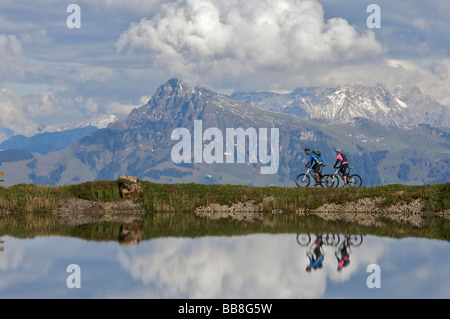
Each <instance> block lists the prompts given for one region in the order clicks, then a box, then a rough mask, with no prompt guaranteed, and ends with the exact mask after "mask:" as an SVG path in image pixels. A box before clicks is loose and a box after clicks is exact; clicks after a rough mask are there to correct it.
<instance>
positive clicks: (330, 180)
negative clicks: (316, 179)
mask: <svg viewBox="0 0 450 319" xmlns="http://www.w3.org/2000/svg"><path fill="white" fill-rule="evenodd" d="M325 186H326V187H338V186H339V178H338V177H337V176H336V175H328V176H327V178H326V179H325Z"/></svg>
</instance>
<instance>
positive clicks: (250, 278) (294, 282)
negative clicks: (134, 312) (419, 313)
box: [0, 234, 450, 299]
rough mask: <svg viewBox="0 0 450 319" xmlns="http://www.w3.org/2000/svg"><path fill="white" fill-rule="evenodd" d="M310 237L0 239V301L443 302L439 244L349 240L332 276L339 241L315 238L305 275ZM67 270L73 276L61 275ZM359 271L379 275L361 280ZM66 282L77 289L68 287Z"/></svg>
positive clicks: (444, 268)
mask: <svg viewBox="0 0 450 319" xmlns="http://www.w3.org/2000/svg"><path fill="white" fill-rule="evenodd" d="M323 236H324V235H323ZM323 236H322V237H323ZM315 238H316V235H313V234H311V235H307V234H301V235H298V236H297V234H280V235H267V234H260V235H259V234H256V235H247V236H236V237H201V238H195V239H191V238H173V237H172V238H171V237H168V238H161V239H152V240H148V241H142V242H140V243H139V244H137V245H134V246H121V245H119V243H118V242H95V241H86V240H82V239H74V238H64V237H56V236H53V237H36V238H33V239H17V238H13V237H8V236H4V237H2V238H0V242H1V241H3V243H1V244H0V298H205V299H206V298H207V299H215V298H288V299H291V298H450V244H449V243H448V242H446V241H440V240H430V239H423V238H405V239H392V238H383V237H376V236H364V238H363V237H362V236H358V237H355V238H357V239H355V242H354V243H352V245H351V246H350V250H349V251H348V252H349V260H350V263H349V264H348V265H347V266H345V267H343V268H342V269H341V270H338V269H337V268H338V260H337V257H336V252H339V249H338V247H339V246H340V244H342V242H343V239H344V236H343V235H334V237H333V238H334V239H332V240H331V239H325V238H324V237H323V238H324V244H323V246H322V249H323V253H324V260H323V267H322V268H321V269H313V270H312V271H311V272H307V271H306V266H307V265H308V264H309V263H310V262H309V259H308V257H307V252H308V251H311V250H310V249H309V246H311V245H314V240H315ZM330 238H331V237H330ZM338 256H339V253H338ZM72 264H76V265H78V266H79V269H78V270H76V271H74V270H73V269H71V270H70V271H69V272H68V271H67V270H68V266H69V265H72ZM369 265H378V266H379V269H378V270H376V269H375V270H374V269H373V268H371V269H369V272H368V266H369ZM75 274H76V275H78V277H76V278H75V277H74V275H75ZM375 276H378V277H376V278H375ZM69 277H70V278H71V280H72V279H73V281H71V282H72V283H74V282H77V280H78V283H79V284H80V286H81V287H80V288H76V287H75V288H68V281H69V280H68V278H69ZM369 277H370V278H369ZM74 278H75V279H74ZM368 278H369V280H368ZM368 281H370V283H372V285H371V286H373V284H374V283H378V284H379V286H380V288H377V287H374V288H369V287H368ZM369 285H370V284H369Z"/></svg>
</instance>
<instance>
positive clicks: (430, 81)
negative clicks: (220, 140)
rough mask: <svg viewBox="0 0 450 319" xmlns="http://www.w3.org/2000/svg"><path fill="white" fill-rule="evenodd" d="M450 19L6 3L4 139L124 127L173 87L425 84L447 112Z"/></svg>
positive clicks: (178, 5)
mask: <svg viewBox="0 0 450 319" xmlns="http://www.w3.org/2000/svg"><path fill="white" fill-rule="evenodd" d="M71 4H75V5H77V8H78V9H79V10H74V9H72V6H70V5H71ZM371 4H376V5H378V8H379V19H378V20H374V19H373V18H374V16H373V15H372V14H374V13H375V12H374V11H371V10H369V12H368V10H367V9H368V6H369V5H371ZM68 9H69V10H68ZM449 12H450V1H448V0H431V1H421V0H408V1H400V0H370V1H365V0H340V1H335V0H247V1H238V0H226V1H225V0H195V1H194V0H169V1H161V0H128V1H119V0H90V1H87V0H78V1H76V0H71V1H67V2H66V1H60V0H58V1H57V0H38V1H31V0H19V1H13V0H2V1H1V2H0V111H1V116H0V140H3V139H5V138H7V137H8V136H10V135H12V134H23V135H30V134H32V133H33V132H36V128H37V127H38V126H39V125H52V124H58V123H63V122H71V121H84V120H90V119H94V118H97V117H99V116H102V115H106V114H115V115H117V116H119V117H120V118H125V117H126V116H127V115H128V113H129V112H130V111H131V110H132V109H133V108H135V107H139V106H141V105H143V104H145V103H146V102H147V101H148V100H149V98H150V97H151V96H152V95H153V94H154V92H155V90H156V89H157V88H158V87H159V86H160V85H162V84H164V83H165V82H167V80H169V79H171V78H174V77H176V78H179V79H182V80H184V81H186V82H188V83H192V84H196V85H204V86H206V87H209V88H211V89H214V90H216V91H218V92H221V93H225V94H229V93H232V92H233V91H236V90H237V91H276V92H290V91H292V90H293V89H295V88H297V87H309V86H321V87H337V86H339V85H345V84H362V85H368V86H373V85H376V84H377V83H384V84H385V85H386V86H387V87H388V88H389V89H394V88H396V87H399V86H400V87H403V88H405V89H408V88H410V87H412V86H417V87H418V88H419V89H420V90H421V91H422V93H424V94H428V95H430V96H431V97H432V98H433V99H435V100H437V101H438V102H440V103H441V104H443V105H446V106H450V32H448V30H450V19H449V18H448V16H449V15H448V13H449ZM78 13H79V14H78ZM77 14H78V15H77ZM368 20H369V22H375V21H379V22H380V25H379V26H380V27H379V28H371V27H370V25H369V24H368ZM76 22H79V27H77V25H76ZM74 24H75V27H73V26H74Z"/></svg>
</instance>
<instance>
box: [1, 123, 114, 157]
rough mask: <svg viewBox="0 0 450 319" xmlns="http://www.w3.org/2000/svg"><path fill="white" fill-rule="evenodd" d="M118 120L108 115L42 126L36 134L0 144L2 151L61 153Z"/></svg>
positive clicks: (19, 136)
mask: <svg viewBox="0 0 450 319" xmlns="http://www.w3.org/2000/svg"><path fill="white" fill-rule="evenodd" d="M117 120H118V117H117V116H115V115H107V116H101V117H99V118H96V119H94V120H91V121H86V122H69V123H62V124H58V125H45V126H44V125H42V126H40V127H38V129H37V131H36V132H35V134H31V135H29V136H24V135H13V136H11V137H10V138H8V139H7V140H5V141H3V142H1V143H0V150H8V149H21V150H26V151H28V152H35V153H39V154H47V153H50V152H54V151H59V150H62V149H64V148H66V147H68V146H69V145H71V144H72V143H74V142H76V141H78V140H79V139H81V138H83V137H85V136H88V135H89V134H91V133H93V132H95V131H96V130H98V129H101V128H105V127H107V126H108V124H109V123H112V122H115V121H117Z"/></svg>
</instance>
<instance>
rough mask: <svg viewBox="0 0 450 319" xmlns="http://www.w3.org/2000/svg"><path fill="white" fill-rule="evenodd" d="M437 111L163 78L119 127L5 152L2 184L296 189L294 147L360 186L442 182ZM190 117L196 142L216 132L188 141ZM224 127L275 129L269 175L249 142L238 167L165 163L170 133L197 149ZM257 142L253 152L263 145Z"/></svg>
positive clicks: (349, 93) (429, 104)
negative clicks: (341, 168) (318, 154)
mask: <svg viewBox="0 0 450 319" xmlns="http://www.w3.org/2000/svg"><path fill="white" fill-rule="evenodd" d="M421 101H422V102H421ZM420 103H423V104H422V105H426V107H425V106H424V107H423V109H424V110H426V111H423V110H422V111H420V110H419V109H420V107H419V106H420V105H421V104H420ZM438 114H439V116H438ZM446 114H447V113H446V109H445V107H443V106H441V105H439V104H438V103H437V102H434V101H432V100H431V99H429V98H427V97H426V96H423V95H422V94H421V93H420V92H419V91H417V90H415V89H413V90H410V91H407V92H406V93H402V92H400V91H396V92H390V91H389V90H387V89H386V88H385V87H384V86H382V85H378V86H376V87H373V88H370V87H362V86H355V85H351V86H344V87H340V88H338V89H318V88H307V89H306V88H305V89H296V90H295V91H293V92H292V93H290V94H277V93H268V92H247V93H234V94H232V95H231V96H226V95H223V94H219V93H217V92H215V91H213V90H211V89H209V88H206V87H203V86H194V85H191V84H189V83H185V82H183V81H180V80H178V79H171V80H169V81H168V82H167V83H165V84H163V85H161V86H160V87H159V88H158V89H157V90H156V92H155V93H154V95H153V96H152V98H151V99H150V100H149V101H148V103H147V104H145V105H143V106H141V107H139V108H136V109H134V110H133V111H132V112H131V113H130V114H129V116H128V117H127V118H126V119H125V120H119V121H115V122H112V123H110V124H108V125H107V127H105V128H102V129H97V130H95V131H94V132H92V133H90V134H89V135H88V136H85V137H83V138H81V139H79V140H78V141H76V142H75V143H73V144H71V145H70V146H68V147H66V148H64V149H61V150H58V151H54V152H50V153H47V154H39V153H37V152H33V153H29V154H28V153H27V154H21V155H20V156H19V157H17V160H14V158H13V160H11V156H6V155H8V154H6V153H5V154H4V155H5V156H6V157H5V158H8V161H3V162H2V165H1V166H0V170H2V171H5V180H6V184H7V185H11V184H16V183H30V182H32V183H35V184H46V185H62V184H72V183H78V182H83V181H88V180H95V179H116V178H118V176H119V175H133V176H137V177H139V178H141V179H143V180H149V181H153V182H163V183H175V182H177V183H178V182H183V183H185V182H198V183H206V184H216V183H230V184H246V185H255V186H256V185H260V186H266V185H279V186H295V177H296V176H297V175H298V174H299V173H302V172H304V170H305V169H304V164H305V163H306V161H307V157H306V155H305V154H304V152H303V149H304V148H305V147H310V148H315V149H319V150H321V151H322V153H323V154H324V155H323V158H324V161H325V162H326V164H327V167H326V168H325V172H331V170H332V168H331V167H332V164H334V162H335V153H334V149H335V148H341V149H342V150H343V151H344V152H345V153H346V154H347V155H348V156H349V157H350V162H351V166H352V167H353V169H352V173H358V174H360V175H361V176H362V178H363V180H364V185H365V186H374V185H380V184H393V183H404V184H418V185H419V184H427V183H439V182H448V181H449V177H450V169H449V168H450V159H449V156H448V152H449V149H450V143H449V141H450V140H449V137H450V131H449V129H448V126H449V125H448V117H446V116H447V115H446ZM196 120H197V121H198V120H201V122H202V131H203V133H204V134H205V135H207V132H209V133H211V132H212V131H211V130H210V131H208V129H209V128H211V129H213V131H214V130H215V131H214V132H215V135H213V136H214V139H213V138H212V136H209V137H207V138H206V140H203V141H201V142H200V143H199V144H198V143H197V144H196V140H195V136H194V135H195V134H194V133H195V128H194V121H196ZM230 128H231V129H238V128H242V129H243V130H249V129H252V128H253V129H255V132H256V133H257V134H258V133H259V136H258V137H260V136H261V135H262V134H261V132H262V131H261V129H267V130H268V131H270V130H273V129H275V128H277V129H278V130H279V147H278V148H277V150H275V151H276V152H277V153H279V163H278V170H277V172H276V174H261V167H263V166H265V164H264V163H262V161H251V160H250V157H249V156H250V154H251V152H250V149H249V145H250V143H251V141H250V139H249V138H248V139H247V141H246V144H245V153H246V160H245V162H244V163H238V161H237V160H236V158H235V159H234V160H233V161H232V163H227V162H224V163H217V162H216V163H211V164H210V163H207V162H205V161H200V162H198V163H195V162H196V161H195V152H196V150H195V149H194V151H193V153H190V155H189V156H188V157H191V160H190V161H187V163H180V164H176V163H175V162H174V160H173V154H172V152H173V149H174V146H175V145H177V143H179V141H178V140H176V139H173V133H174V130H177V129H184V131H183V132H190V133H191V134H190V135H189V136H190V137H192V136H194V137H193V139H192V142H193V143H192V145H193V146H194V147H195V145H197V146H198V147H200V148H201V151H202V150H203V151H206V149H208V148H209V149H211V145H216V146H217V145H218V144H217V143H219V142H220V141H221V139H219V137H218V136H217V132H223V133H224V135H223V136H222V138H223V140H224V141H223V142H224V143H225V138H226V137H228V136H227V134H225V132H227V129H230ZM247 132H249V131H247ZM201 133H202V132H200V136H201ZM191 135H192V136H191ZM203 137H205V136H203ZM213 141H214V143H216V144H214V143H212V142H213ZM258 141H259V145H258V147H259V148H261V146H262V145H263V144H261V140H258ZM263 141H264V140H263ZM267 142H269V140H267ZM219 144H220V143H219ZM234 144H236V143H234ZM269 144H270V143H269ZM266 146H267V145H266ZM236 149H237V148H236ZM214 150H215V151H218V150H221V151H224V152H225V151H226V152H228V151H229V150H228V149H226V150H225V148H223V149H222V148H214ZM269 150H270V146H269ZM185 151H186V150H185ZM273 151H274V150H272V152H273ZM226 152H225V153H226ZM269 152H270V151H269ZM236 153H237V152H236ZM30 154H31V157H30ZM211 154H213V152H212V153H211ZM1 155H2V154H1V152H0V161H1ZM214 156H216V158H219V157H222V154H214ZM225 157H226V154H224V155H223V158H225Z"/></svg>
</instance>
